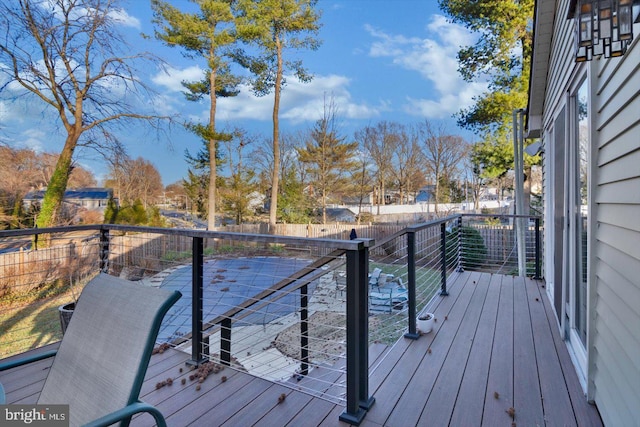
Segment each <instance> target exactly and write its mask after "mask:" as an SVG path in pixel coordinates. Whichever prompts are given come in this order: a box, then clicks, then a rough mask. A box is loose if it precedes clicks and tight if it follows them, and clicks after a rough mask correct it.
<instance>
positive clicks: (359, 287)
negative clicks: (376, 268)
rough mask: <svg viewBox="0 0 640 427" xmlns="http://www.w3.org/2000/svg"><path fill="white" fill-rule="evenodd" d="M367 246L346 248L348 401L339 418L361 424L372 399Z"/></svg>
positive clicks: (371, 403) (353, 423)
mask: <svg viewBox="0 0 640 427" xmlns="http://www.w3.org/2000/svg"><path fill="white" fill-rule="evenodd" d="M368 270H369V248H368V247H367V246H366V245H365V244H364V242H362V244H361V245H360V246H359V249H358V250H347V304H346V305H347V393H346V398H347V403H346V408H345V411H344V412H343V413H342V414H341V415H340V417H339V418H340V420H341V421H344V422H346V423H349V424H352V425H360V423H361V422H362V420H363V419H364V416H365V414H366V411H367V410H368V409H369V408H370V407H371V406H372V405H373V403H374V402H375V399H374V398H373V397H369V348H368V341H369V304H368V300H367V299H368V289H367V287H368V285H369V283H368V280H367V275H368Z"/></svg>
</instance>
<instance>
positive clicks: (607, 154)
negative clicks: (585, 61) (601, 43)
mask: <svg viewBox="0 0 640 427" xmlns="http://www.w3.org/2000/svg"><path fill="white" fill-rule="evenodd" d="M639 30H640V25H636V26H635V32H636V36H637V35H638V32H639ZM636 38H637V37H636ZM591 71H592V73H591V74H592V76H591V77H592V78H593V80H594V81H593V84H594V85H595V87H594V92H593V93H595V95H596V96H595V97H593V99H592V112H593V114H592V117H593V122H592V126H593V130H592V132H593V133H592V135H594V137H595V141H594V144H593V145H592V147H593V148H594V151H595V152H593V153H592V161H595V162H596V168H595V173H594V176H593V177H592V180H593V182H592V184H593V187H592V188H593V192H594V193H593V199H592V200H593V204H594V206H595V209H594V213H595V217H594V220H595V222H594V226H593V228H592V230H593V235H592V238H591V250H592V253H593V258H592V260H593V264H592V265H591V268H592V272H591V276H590V277H591V278H592V280H593V282H594V283H592V292H593V296H592V307H591V310H592V313H591V315H590V318H591V325H590V328H591V332H590V334H591V337H592V338H591V348H590V352H589V358H590V360H589V366H590V374H589V375H590V378H589V380H590V382H591V384H592V385H593V393H591V394H592V397H593V398H594V400H595V402H596V405H597V406H598V409H599V411H600V414H601V416H602V419H603V421H604V422H605V424H606V425H640V408H639V404H638V402H640V357H639V356H638V355H640V137H639V136H638V135H640V48H638V45H637V40H636V42H635V43H634V44H633V45H632V48H631V49H629V51H628V52H627V54H626V55H625V56H624V57H623V58H619V59H614V60H609V61H605V60H600V61H594V63H593V64H592V70H591Z"/></svg>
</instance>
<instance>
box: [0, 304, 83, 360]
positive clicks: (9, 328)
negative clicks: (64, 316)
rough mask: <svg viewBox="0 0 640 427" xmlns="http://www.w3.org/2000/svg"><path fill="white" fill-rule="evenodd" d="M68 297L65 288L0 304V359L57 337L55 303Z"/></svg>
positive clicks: (57, 315) (42, 344)
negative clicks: (33, 298) (53, 293)
mask: <svg viewBox="0 0 640 427" xmlns="http://www.w3.org/2000/svg"><path fill="white" fill-rule="evenodd" d="M72 301H73V295H72V293H71V292H68V293H65V294H59V295H56V296H52V297H49V298H43V299H40V300H38V301H35V302H32V303H30V304H22V305H19V306H17V305H14V306H2V307H0V359H2V358H5V357H8V356H12V355H14V354H18V353H23V352H25V351H27V350H31V349H34V348H38V347H42V346H44V345H47V344H51V343H54V342H56V341H60V339H62V330H61V329H60V317H59V314H58V307H59V306H61V305H64V304H67V303H69V302H72Z"/></svg>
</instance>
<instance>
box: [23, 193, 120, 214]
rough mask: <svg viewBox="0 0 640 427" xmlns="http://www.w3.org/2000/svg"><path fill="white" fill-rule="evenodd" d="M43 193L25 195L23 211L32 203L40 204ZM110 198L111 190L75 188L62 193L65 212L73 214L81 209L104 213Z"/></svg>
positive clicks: (111, 196)
mask: <svg viewBox="0 0 640 427" xmlns="http://www.w3.org/2000/svg"><path fill="white" fill-rule="evenodd" d="M44 192H45V190H40V191H31V192H29V193H27V194H26V195H25V196H24V199H23V203H24V207H25V209H29V208H30V207H31V205H33V204H34V203H37V204H40V203H42V199H43V198H44ZM111 198H113V189H111V188H77V189H71V190H67V191H65V192H64V199H63V204H64V208H65V209H67V211H69V212H73V213H74V214H75V213H76V212H77V211H79V210H81V209H84V210H90V211H98V212H101V213H104V211H105V209H106V207H107V203H108V202H109V199H111Z"/></svg>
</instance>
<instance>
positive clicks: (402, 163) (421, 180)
mask: <svg viewBox="0 0 640 427" xmlns="http://www.w3.org/2000/svg"><path fill="white" fill-rule="evenodd" d="M397 136H398V138H397V144H396V147H395V151H394V162H393V168H391V176H393V179H394V182H395V184H396V186H397V188H398V192H399V200H400V203H405V202H406V201H407V199H408V196H409V194H412V193H414V194H415V193H416V192H417V190H418V189H419V188H420V187H422V186H423V185H424V184H425V176H424V169H425V160H424V155H423V153H422V149H421V148H420V144H419V137H418V134H417V132H411V130H410V129H407V128H406V127H405V126H399V127H398V134H397Z"/></svg>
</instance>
